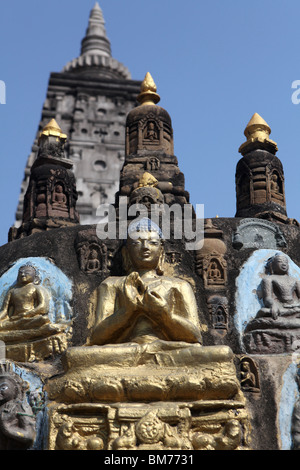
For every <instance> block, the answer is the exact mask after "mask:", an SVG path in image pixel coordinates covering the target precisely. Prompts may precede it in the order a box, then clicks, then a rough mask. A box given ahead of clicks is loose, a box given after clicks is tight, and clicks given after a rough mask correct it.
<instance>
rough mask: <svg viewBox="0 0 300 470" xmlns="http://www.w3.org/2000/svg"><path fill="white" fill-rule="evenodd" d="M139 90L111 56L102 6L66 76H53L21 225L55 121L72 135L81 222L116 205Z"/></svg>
mask: <svg viewBox="0 0 300 470" xmlns="http://www.w3.org/2000/svg"><path fill="white" fill-rule="evenodd" d="M139 90H140V82H139V81H134V80H132V79H131V75H130V72H129V70H128V69H127V68H126V67H125V66H124V65H123V64H121V63H120V62H118V61H117V60H116V59H114V58H113V57H112V55H111V46H110V41H109V39H108V38H107V35H106V31H105V22H104V19H103V15H102V11H101V9H100V7H99V5H98V3H96V4H95V6H94V8H93V9H92V10H91V13H90V17H89V23H88V27H87V30H86V35H85V37H84V38H83V40H82V42H81V51H80V55H79V57H77V58H75V59H73V60H71V61H70V62H69V63H67V64H66V66H65V67H64V68H63V70H62V71H61V72H59V73H51V75H50V79H49V84H48V90H47V96H46V100H45V102H44V105H43V109H42V116H41V121H40V123H39V127H38V131H37V135H36V138H35V140H34V143H33V147H32V151H31V153H30V155H29V158H28V161H27V165H26V168H25V175H24V180H23V182H22V185H21V194H20V198H19V204H18V208H17V214H16V226H19V225H20V223H21V220H22V214H23V199H24V194H25V193H26V189H27V186H28V183H29V176H30V169H31V166H32V165H33V163H34V161H35V159H36V153H37V150H38V136H39V134H40V132H41V131H42V129H43V128H44V127H45V125H47V123H48V122H49V121H50V120H51V119H55V120H56V122H57V123H58V125H59V126H60V127H61V129H63V130H64V132H65V133H66V134H67V135H68V143H67V145H66V146H65V153H66V157H67V158H70V159H71V160H72V161H73V163H74V167H73V171H74V174H75V177H76V182H77V191H78V202H77V210H78V213H79V215H80V220H81V223H82V224H89V223H96V221H97V218H96V210H97V207H98V206H99V204H101V203H111V202H113V201H114V195H115V193H116V191H117V189H118V187H119V175H120V169H121V167H122V164H123V160H124V129H125V119H126V115H127V113H128V112H129V111H130V110H131V109H132V108H133V107H134V105H135V103H136V96H137V95H138V93H139Z"/></svg>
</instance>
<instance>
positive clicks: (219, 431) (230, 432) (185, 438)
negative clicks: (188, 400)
mask: <svg viewBox="0 0 300 470" xmlns="http://www.w3.org/2000/svg"><path fill="white" fill-rule="evenodd" d="M87 411H88V413H87ZM193 411H194V414H195V415H196V418H192V416H191V411H190V409H189V407H188V406H181V407H178V406H176V405H175V404H172V405H170V404H169V406H166V405H163V404H161V405H158V406H156V405H153V404H152V405H147V404H140V405H139V407H135V408H134V407H132V405H130V404H127V405H126V407H122V406H120V405H118V404H116V405H115V406H110V405H96V404H84V405H77V406H74V405H73V406H72V405H62V406H61V407H59V408H54V409H52V410H51V411H50V423H51V424H50V433H49V448H50V449H55V450H117V451H119V450H175V449H177V450H193V449H195V450H235V449H241V448H247V442H246V441H247V426H246V423H245V422H244V416H243V413H240V414H239V417H238V418H237V419H232V418H231V419H230V418H229V414H230V413H228V412H226V411H224V413H221V415H222V418H223V419H222V418H221V419H218V417H216V416H214V420H213V422H210V419H209V418H208V417H207V416H206V418H205V419H203V417H201V413H200V414H199V413H197V410H193ZM198 414H199V416H198ZM227 415H228V416H227Z"/></svg>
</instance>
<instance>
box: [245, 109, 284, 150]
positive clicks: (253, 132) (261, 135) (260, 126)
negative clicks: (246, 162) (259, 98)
mask: <svg viewBox="0 0 300 470" xmlns="http://www.w3.org/2000/svg"><path fill="white" fill-rule="evenodd" d="M244 134H245V136H246V138H247V141H246V142H244V143H243V144H242V145H241V146H240V148H239V152H241V153H243V150H244V149H245V147H248V145H249V143H252V142H261V143H263V144H264V143H269V144H270V145H271V146H272V147H273V149H274V150H275V152H276V151H277V150H278V148H277V144H276V142H274V141H273V140H271V139H270V138H269V136H270V134H271V128H270V126H269V125H268V124H267V123H266V121H265V120H264V119H263V118H262V117H261V116H260V115H259V114H258V113H254V114H253V116H252V118H251V119H250V121H249V122H248V124H247V126H246V129H245V131H244Z"/></svg>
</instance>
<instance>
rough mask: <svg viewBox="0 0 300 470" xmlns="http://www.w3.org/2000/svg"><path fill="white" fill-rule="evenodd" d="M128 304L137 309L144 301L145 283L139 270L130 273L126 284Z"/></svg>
mask: <svg viewBox="0 0 300 470" xmlns="http://www.w3.org/2000/svg"><path fill="white" fill-rule="evenodd" d="M124 292H125V299H126V303H127V306H128V307H130V308H131V309H134V310H136V309H137V308H138V307H140V306H141V305H142V303H143V295H144V292H145V285H144V283H143V281H142V279H141V278H140V276H139V274H138V273H137V272H133V273H130V274H129V275H128V276H127V277H126V279H125V284H124Z"/></svg>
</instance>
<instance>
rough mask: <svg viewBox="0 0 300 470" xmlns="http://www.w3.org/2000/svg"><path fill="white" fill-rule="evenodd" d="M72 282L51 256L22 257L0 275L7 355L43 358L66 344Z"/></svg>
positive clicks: (0, 323)
mask: <svg viewBox="0 0 300 470" xmlns="http://www.w3.org/2000/svg"><path fill="white" fill-rule="evenodd" d="M71 300H72V283H71V281H70V280H69V279H68V278H67V277H66V276H65V275H64V273H63V272H62V271H61V270H60V269H59V268H57V267H56V266H55V265H54V264H53V263H52V262H51V261H50V260H49V259H46V258H37V257H36V258H35V257H32V258H22V259H19V260H18V261H17V262H16V263H15V264H14V265H13V266H12V267H11V268H10V269H9V270H8V271H6V272H5V273H4V274H3V275H2V276H1V278H0V340H1V341H3V342H4V343H5V346H6V356H7V358H8V359H13V360H16V361H21V362H32V361H36V360H43V359H45V358H47V357H51V356H53V355H55V354H57V353H61V352H63V351H64V350H65V349H66V347H67V342H68V338H69V337H70V335H71V332H72V308H71Z"/></svg>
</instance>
